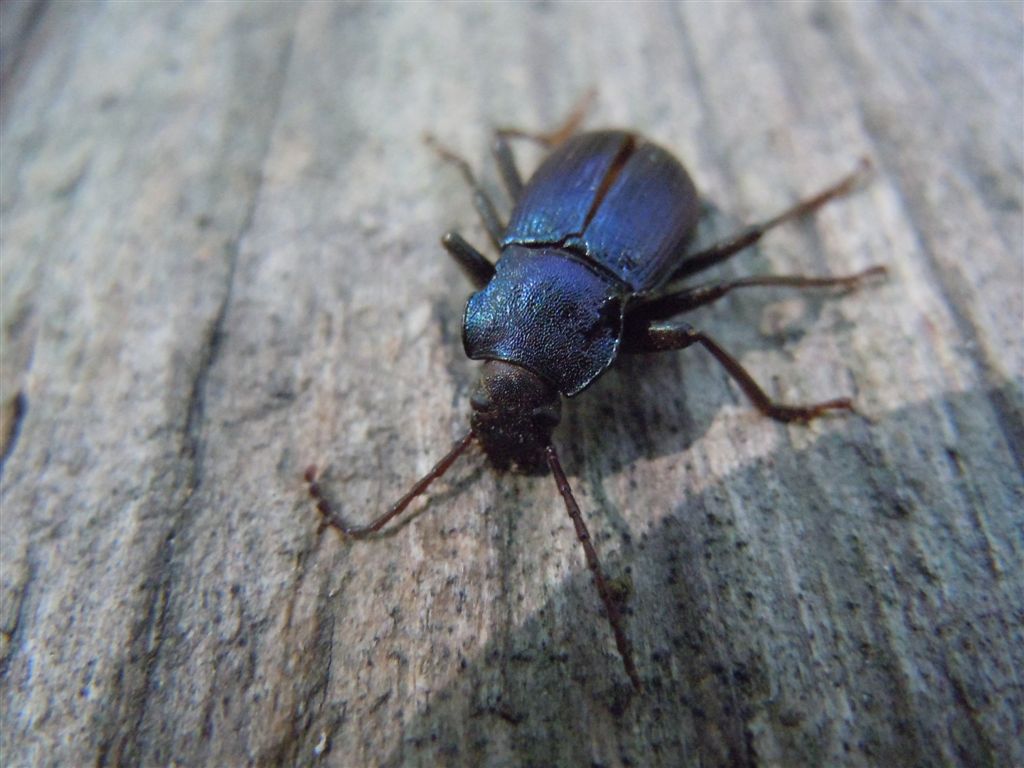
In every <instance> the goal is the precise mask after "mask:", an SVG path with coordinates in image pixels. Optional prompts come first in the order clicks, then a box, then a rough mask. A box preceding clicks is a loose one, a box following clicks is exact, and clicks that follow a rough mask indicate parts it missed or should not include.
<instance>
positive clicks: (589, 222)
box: [502, 131, 699, 293]
mask: <svg viewBox="0 0 1024 768" xmlns="http://www.w3.org/2000/svg"><path fill="white" fill-rule="evenodd" d="M698 214H699V204H698V198H697V192H696V189H695V188H694V186H693V182H692V181H691V180H690V177H689V175H688V174H687V173H686V171H685V170H684V169H683V167H682V166H681V165H680V164H679V162H678V161H677V160H676V159H675V158H674V157H672V155H671V154H669V153H668V152H666V151H665V150H663V149H662V148H661V147H658V146H657V145H655V144H652V143H650V142H648V141H646V140H644V139H642V138H640V137H639V136H636V135H635V134H631V133H627V132H624V131H597V132H592V133H584V134H580V135H579V136H575V137H573V138H571V139H569V140H568V141H566V142H565V143H564V144H562V145H561V146H559V147H558V148H557V149H556V150H555V151H554V152H552V153H551V154H550V155H549V156H548V158H547V159H546V160H545V161H544V162H543V163H542V164H541V166H540V168H538V169H537V171H536V173H535V174H534V175H533V177H532V178H531V179H530V181H529V183H528V184H527V185H526V187H525V188H524V189H523V193H522V195H521V196H520V198H519V200H518V201H517V202H516V207H515V210H514V211H513V212H512V217H511V219H510V221H509V226H508V229H507V230H506V232H505V237H504V239H503V241H502V245H503V246H508V245H513V244H520V245H531V246H535V245H548V246H552V247H558V248H565V249H568V250H572V251H573V252H575V253H578V254H580V255H581V256H584V257H586V258H588V259H591V260H593V261H594V262H596V263H597V264H600V265H601V266H602V267H604V268H606V269H608V270H609V271H610V272H611V273H612V274H614V275H615V276H617V277H618V278H619V279H621V280H622V281H623V282H624V283H626V284H627V285H628V286H629V287H630V288H631V289H632V290H633V291H634V292H636V293H643V292H646V291H650V290H653V289H654V288H656V287H658V286H659V285H660V284H661V283H662V282H663V281H664V280H665V279H666V278H667V277H668V275H669V274H671V272H672V271H673V270H674V269H675V268H676V267H677V266H678V264H679V260H680V259H681V258H682V255H683V251H684V248H685V246H686V244H687V242H688V241H689V239H690V237H691V236H692V234H693V230H694V227H695V226H696V223H697V218H698Z"/></svg>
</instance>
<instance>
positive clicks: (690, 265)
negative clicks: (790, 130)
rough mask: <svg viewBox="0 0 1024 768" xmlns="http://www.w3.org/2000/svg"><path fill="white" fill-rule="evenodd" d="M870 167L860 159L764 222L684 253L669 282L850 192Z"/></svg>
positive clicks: (698, 270)
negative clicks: (848, 170)
mask: <svg viewBox="0 0 1024 768" xmlns="http://www.w3.org/2000/svg"><path fill="white" fill-rule="evenodd" d="M870 170H871V161H870V160H868V158H866V157H864V158H861V161H860V164H859V165H858V167H857V169H856V170H854V171H853V173H850V174H848V175H847V176H844V177H843V178H842V179H840V180H839V181H837V182H836V183H835V184H833V185H832V186H830V187H828V188H826V189H823V190H822V191H821V192H819V193H818V194H816V195H812V196H811V197H808V198H806V199H804V200H801V201H799V202H798V203H797V204H796V205H794V206H792V207H791V208H788V209H787V210H785V211H783V212H782V213H780V214H778V215H777V216H773V217H772V218H770V219H767V220H766V221H762V222H760V223H758V224H753V225H751V226H749V227H746V228H745V229H742V230H740V231H739V232H737V233H736V234H735V235H733V236H732V237H728V238H726V239H725V240H722V241H721V242H718V243H715V244H714V245H712V246H710V247H708V248H705V249H704V250H703V251H698V252H697V253H694V254H687V255H686V256H685V259H684V261H683V263H682V264H680V265H679V268H678V269H676V271H675V272H674V273H672V276H671V277H670V278H669V279H668V282H670V283H671V282H673V281H675V280H681V279H682V278H684V277H688V276H689V275H692V274H695V273H697V272H702V271H703V270H705V269H707V268H709V267H713V266H714V265H715V264H719V263H721V262H723V261H725V260H726V259H728V258H729V257H730V256H732V255H734V254H735V253H737V252H739V251H742V250H743V249H744V248H749V247H750V246H751V245H753V244H754V243H756V242H757V241H758V240H760V239H761V238H762V237H763V236H764V235H765V233H766V232H768V231H769V230H772V229H774V228H775V227H777V226H779V225H780V224H784V223H786V222H787V221H792V220H793V219H797V218H800V217H801V216H807V215H808V214H811V213H814V212H815V211H816V210H818V209H819V208H821V206H823V205H825V203H827V202H829V201H830V200H834V199H835V198H837V197H842V196H843V195H845V194H848V193H850V192H852V191H853V189H854V188H855V187H856V186H857V185H858V184H859V183H860V182H861V180H862V179H864V177H865V176H866V175H867V174H868V172H869V171H870Z"/></svg>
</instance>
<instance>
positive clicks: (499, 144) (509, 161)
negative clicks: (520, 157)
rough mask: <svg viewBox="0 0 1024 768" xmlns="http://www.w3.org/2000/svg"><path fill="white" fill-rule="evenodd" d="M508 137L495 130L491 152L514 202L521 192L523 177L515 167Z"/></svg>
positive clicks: (514, 159)
mask: <svg viewBox="0 0 1024 768" xmlns="http://www.w3.org/2000/svg"><path fill="white" fill-rule="evenodd" d="M508 138H509V137H508V136H507V135H506V134H504V133H502V132H501V131H500V130H497V131H495V132H494V141H493V142H492V144H491V152H492V153H493V154H494V160H495V162H497V164H498V172H499V173H501V179H502V181H504V182H505V189H507V190H508V196H509V197H510V198H512V202H513V203H514V202H515V201H517V200H518V199H519V195H520V194H522V192H523V177H522V175H521V174H520V173H519V168H518V167H516V158H515V155H513V154H512V147H511V146H510V145H509V143H508Z"/></svg>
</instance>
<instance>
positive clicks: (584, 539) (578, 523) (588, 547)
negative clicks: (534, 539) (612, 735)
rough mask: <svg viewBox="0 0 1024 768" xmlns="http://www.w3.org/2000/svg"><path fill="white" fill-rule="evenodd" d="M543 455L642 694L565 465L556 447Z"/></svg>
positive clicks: (628, 671)
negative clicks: (566, 475)
mask: <svg viewBox="0 0 1024 768" xmlns="http://www.w3.org/2000/svg"><path fill="white" fill-rule="evenodd" d="M544 452H545V455H546V456H547V460H548V466H549V467H551V474H553V475H554V476H555V482H556V483H557V484H558V491H559V493H561V494H562V500H563V501H564V502H565V508H566V510H567V511H568V512H569V517H571V518H572V524H573V526H575V528H576V538H578V539H579V540H580V544H582V545H583V551H584V552H585V553H586V555H587V566H588V567H589V568H590V572H591V573H593V574H594V582H595V583H596V584H597V591H598V592H599V593H600V595H601V600H602V601H603V602H604V608H605V611H606V612H607V613H608V623H609V624H611V627H612V634H614V635H615V645H616V647H617V648H618V649H619V656H621V657H622V664H623V666H624V667H625V668H626V674H627V675H629V679H630V680H631V681H632V682H633V687H634V688H635V689H636V690H637V691H640V690H642V689H643V686H642V685H641V684H640V676H639V675H638V674H637V671H636V665H635V664H633V649H632V648H631V647H630V644H629V638H627V637H626V632H625V630H623V628H622V614H621V613H619V606H618V604H617V603H616V602H615V598H613V597H612V594H611V591H610V590H609V589H608V582H607V581H606V580H605V578H604V572H603V571H602V570H601V561H600V560H598V558H597V550H596V549H594V543H593V542H592V541H591V540H590V531H588V530H587V526H586V523H584V522H583V515H582V513H581V512H580V506H579V504H577V503H576V498H575V497H574V496H573V495H572V488H570V487H569V481H568V480H567V479H566V477H565V472H563V471H562V463H561V462H560V461H559V460H558V453H557V452H556V451H555V446H554V445H553V444H549V445H548V446H547V448H545V449H544Z"/></svg>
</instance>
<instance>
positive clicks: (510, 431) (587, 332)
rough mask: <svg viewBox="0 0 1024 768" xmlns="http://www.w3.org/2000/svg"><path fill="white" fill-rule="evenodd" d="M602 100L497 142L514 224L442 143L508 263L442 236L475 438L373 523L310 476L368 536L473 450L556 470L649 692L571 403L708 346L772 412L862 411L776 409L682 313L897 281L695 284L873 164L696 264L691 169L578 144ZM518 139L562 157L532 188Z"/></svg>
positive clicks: (344, 527) (320, 498)
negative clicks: (691, 248)
mask: <svg viewBox="0 0 1024 768" xmlns="http://www.w3.org/2000/svg"><path fill="white" fill-rule="evenodd" d="M592 95H593V94H592V93H591V94H588V96H587V97H585V98H584V100H583V101H582V102H581V103H580V104H579V105H578V106H577V107H576V109H574V110H573V112H572V113H571V114H570V115H569V117H568V119H567V120H566V121H565V122H564V123H563V125H562V126H561V127H560V128H559V129H557V130H555V131H552V132H550V133H529V132H526V131H520V130H513V129H499V130H497V131H495V132H494V142H493V147H492V148H493V153H494V156H495V159H496V161H497V164H498V169H499V172H500V175H501V177H502V179H503V181H504V184H505V186H506V188H507V190H508V193H509V196H510V197H511V198H512V200H513V201H514V207H513V210H512V214H511V217H510V218H509V222H508V224H507V225H505V224H502V222H501V220H500V217H499V215H498V213H497V209H496V208H495V206H494V204H493V203H492V202H491V199H490V197H489V196H488V194H487V193H486V192H485V191H484V189H483V188H482V187H481V186H480V185H479V183H478V182H477V180H476V178H475V177H474V175H473V173H472V170H471V169H470V166H469V164H468V163H467V162H466V161H465V160H463V159H462V158H461V157H459V156H458V155H456V154H455V153H453V152H451V151H450V150H448V149H446V148H444V147H443V146H441V145H440V144H438V143H437V142H436V141H435V140H433V139H432V138H431V137H427V142H428V144H430V145H432V146H433V147H434V149H435V150H436V151H437V152H438V153H439V154H440V155H441V156H442V157H443V158H444V159H445V160H446V161H448V162H451V163H453V164H455V165H456V166H457V167H458V168H459V170H460V171H461V173H462V175H463V176H464V177H465V179H466V182H467V183H468V184H469V186H470V189H471V190H472V192H473V202H474V206H475V208H476V210H477V212H478V214H479V215H480V218H481V219H482V221H483V224H484V227H485V229H486V230H487V234H488V235H489V237H490V240H491V242H492V244H493V245H494V246H495V248H496V249H498V250H499V251H500V254H501V255H500V257H499V259H498V261H497V263H493V262H491V261H490V260H489V259H488V258H487V257H486V256H484V255H483V254H482V253H481V252H480V251H478V250H477V249H476V248H474V247H473V246H472V245H470V244H469V243H468V242H467V241H466V240H464V239H463V238H462V237H461V236H460V235H459V234H458V233H456V232H449V233H447V234H445V235H444V237H443V238H442V239H441V242H442V244H443V246H444V247H445V249H446V250H447V251H448V253H449V254H450V255H451V256H452V258H454V259H455V261H456V263H457V264H458V265H459V267H460V268H461V269H462V271H463V272H464V273H465V274H466V276H467V277H468V278H469V280H470V282H472V283H473V285H474V286H475V287H476V288H477V292H476V293H474V294H473V295H472V296H471V297H470V298H469V301H468V303H467V305H466V311H465V315H464V318H463V329H462V342H463V347H464V349H465V352H466V354H467V355H468V356H469V357H470V358H471V359H473V360H482V361H483V367H482V369H481V372H480V379H479V381H478V382H477V384H476V387H475V389H474V390H473V393H472V396H471V398H470V407H471V414H470V429H469V431H468V432H467V433H466V434H465V435H464V436H463V437H462V438H461V439H460V440H459V441H458V442H457V443H456V444H455V446H454V447H453V448H452V449H451V451H449V453H448V454H447V455H446V456H444V458H442V459H441V460H440V461H439V462H438V463H437V464H436V465H435V466H434V467H433V469H431V470H430V471H429V472H428V473H427V474H426V475H424V476H423V477H422V478H421V479H420V480H419V481H418V482H416V484H415V485H413V487H412V488H411V489H410V490H409V491H408V493H406V494H405V495H404V496H403V497H402V498H401V499H399V500H398V502H396V503H395V505H394V506H392V507H391V508H390V509H389V510H388V511H387V512H385V513H384V514H383V515H381V516H380V517H378V518H377V519H375V520H374V521H373V522H371V523H370V524H369V525H366V526H358V527H356V526H350V525H348V524H347V523H345V522H344V521H343V520H342V519H341V517H340V516H339V515H338V514H337V513H336V512H335V511H334V510H333V509H332V507H331V505H330V503H329V502H328V501H327V499H326V498H325V496H324V494H323V492H322V490H321V488H320V486H319V484H318V483H317V479H316V477H317V469H316V467H315V466H310V467H309V468H308V469H307V470H306V474H305V479H306V482H307V484H308V488H309V493H310V495H311V496H312V498H313V499H314V500H315V502H316V505H317V509H318V510H319V512H320V513H321V515H322V516H323V524H324V525H327V526H331V527H334V528H336V529H338V530H339V531H340V532H341V534H342V535H343V536H346V537H352V538H362V537H365V536H366V535H368V534H371V533H374V532H377V531H380V530H381V529H382V528H383V527H384V526H385V525H387V523H388V522H389V521H391V520H392V519H394V518H395V517H397V516H398V515H399V514H401V512H402V511H403V510H405V508H406V507H407V506H408V505H409V503H410V502H411V501H412V500H413V499H415V498H416V497H417V496H419V495H420V494H422V493H423V492H424V491H426V489H427V487H428V486H429V485H430V484H431V483H432V482H433V481H434V480H436V479H437V478H439V477H441V476H442V475H443V474H444V473H445V472H446V471H447V470H448V468H449V467H450V466H451V465H452V463H453V462H454V461H455V459H456V458H458V456H459V455H460V454H462V452H463V451H465V450H466V448H467V447H469V445H470V444H471V443H473V442H474V441H475V442H477V443H479V445H480V447H481V448H482V449H483V451H484V453H485V454H486V456H487V458H488V460H489V461H490V462H491V464H492V465H494V466H495V467H496V468H497V469H499V470H503V469H510V468H511V469H521V470H538V469H539V470H542V471H543V469H544V468H545V467H546V468H547V469H549V470H550V471H551V473H552V475H553V476H554V479H555V482H556V483H557V485H558V490H559V492H560V494H561V496H562V498H563V500H564V502H565V506H566V509H567V511H568V513H569V516H570V517H571V519H572V522H573V526H574V528H575V530H576V535H577V537H578V538H579V541H580V543H581V544H582V545H583V550H584V553H585V556H586V560H587V566H588V567H589V568H590V571H591V572H592V574H593V578H594V581H595V583H596V585H597V590H598V592H599V594H600V597H601V600H602V602H603V603H604V607H605V610H606V612H607V617H608V621H609V624H610V625H611V629H612V633H613V635H614V637H615V644H616V646H617V648H618V651H619V655H620V656H621V657H622V662H623V666H624V667H625V671H626V674H627V675H628V676H629V679H630V681H631V682H632V684H633V686H634V688H636V689H637V690H640V689H641V687H642V685H641V681H640V676H639V673H638V672H637V669H636V665H635V663H634V661H633V654H632V650H631V647H630V643H629V640H628V638H627V636H626V633H625V630H624V628H623V621H622V616H621V613H620V611H619V608H618V604H617V602H616V599H615V597H614V596H613V595H612V590H611V588H610V587H609V585H608V582H607V581H606V579H605V577H604V573H603V572H602V569H601V565H600V561H599V559H598V556H597V551H596V549H595V548H594V544H593V542H592V541H591V538H590V534H589V533H588V531H587V527H586V524H585V523H584V521H583V517H582V514H581V513H580V508H579V505H578V504H577V503H576V500H575V498H574V497H573V493H572V490H571V488H570V487H569V482H568V480H567V479H566V477H565V473H564V472H563V470H562V466H561V463H560V461H559V458H558V452H557V451H556V450H555V445H554V442H553V441H552V432H553V431H554V429H555V427H556V426H557V425H558V423H559V421H560V418H561V407H562V397H569V398H571V397H574V396H576V395H578V394H579V393H580V392H582V391H583V390H584V389H586V388H587V387H588V386H589V385H590V384H592V383H593V382H594V381H595V380H596V379H597V378H598V377H599V376H600V375H601V374H602V373H603V372H604V371H605V370H606V369H607V368H608V367H609V366H610V365H611V364H612V362H613V361H614V360H615V358H616V357H617V356H618V355H619V354H624V353H626V354H628V353H640V352H660V351H668V350H676V349H683V348H685V347H689V346H691V345H693V344H699V345H700V346H702V347H704V349H706V350H707V351H708V352H710V353H711V355H712V356H713V357H714V358H715V359H716V360H717V361H718V362H719V363H721V364H722V366H724V368H725V370H726V371H727V372H728V374H729V375H730V376H731V377H732V378H733V379H734V380H735V381H736V383H737V384H738V385H739V387H740V389H742V390H743V392H744V393H745V394H746V395H747V397H748V398H750V400H751V401H752V402H753V404H754V406H755V407H756V408H757V409H758V410H760V411H761V412H762V413H764V414H765V415H766V416H769V417H771V418H773V419H776V420H778V421H783V422H794V421H801V422H806V421H810V420H811V419H814V418H816V417H818V416H820V415H822V414H824V413H827V412H830V411H849V412H854V407H853V403H852V401H851V400H850V399H849V398H845V397H840V398H835V399H831V400H825V401H823V402H818V403H809V404H801V405H791V404H783V403H778V402H775V401H774V400H772V399H771V398H770V397H769V396H768V395H767V394H766V393H765V391H764V390H763V389H762V388H761V386H760V385H758V383H757V382H756V381H755V380H754V378H753V377H752V376H751V375H750V374H749V373H748V372H747V371H746V370H745V369H744V368H743V366H742V365H740V363H739V362H738V361H737V360H736V359H735V358H734V357H732V356H731V355H730V354H729V353H728V352H726V351H725V350H724V349H723V348H722V347H721V346H719V344H718V343H717V342H715V341H714V339H713V338H711V337H710V336H708V335H707V334H705V333H703V332H701V331H699V330H697V329H695V328H693V327H691V326H690V325H688V324H687V323H685V322H683V321H682V320H679V319H676V318H677V316H678V315H680V314H682V313H684V312H687V311H689V310H691V309H694V308H696V307H699V306H703V305H705V304H710V303H711V302H714V301H716V300H717V299H719V298H721V297H722V296H724V295H725V294H727V293H729V292H730V291H732V290H735V289H738V288H747V287H752V286H788V287H796V288H811V287H813V288H827V287H839V288H853V287H855V286H857V285H858V284H860V283H861V282H862V281H863V280H864V279H865V278H868V277H870V276H873V275H880V274H883V273H884V272H885V268H884V267H882V266H874V267H871V268H870V269H866V270H864V271H862V272H858V273H856V274H853V275H847V276H842V277H805V276H801V275H785V276H763V277H750V278H744V279H739V280H731V281H726V282H719V283H709V284H703V285H697V286H686V285H685V281H686V279H687V278H690V277H692V276H693V275H694V274H696V273H697V272H700V271H703V270H705V269H707V268H709V267H712V266H714V265H716V264H719V263H721V262H722V261H724V260H725V259H727V258H729V257H730V256H732V255H733V254H735V253H737V252H738V251H741V250H743V249H745V248H747V247H749V246H751V245H753V244H754V243H756V242H757V241H758V240H760V238H761V237H762V236H763V235H764V234H765V233H766V232H767V231H769V230H771V229H773V228H774V227H776V226H778V225H780V224H782V223H784V222H787V221H790V220H792V219H795V218H798V217H801V216H805V215H807V214H810V213H812V212H814V211H816V210H817V209H818V208H820V207H821V206H822V205H824V204H825V203H827V202H828V201H830V200H832V199H834V198H836V197H839V196H841V195H844V194H846V193H847V192H849V191H850V190H851V189H853V188H854V187H855V186H856V184H857V182H858V180H859V179H860V178H861V177H862V176H863V174H864V172H865V171H866V170H867V168H868V163H867V161H866V160H863V161H862V162H861V167H860V168H858V169H857V170H856V171H854V172H853V173H851V174H849V175H848V176H846V177H844V178H842V179H841V180H839V181H838V182H837V183H835V184H833V185H832V186H830V187H828V188H826V189H824V190H822V191H821V192H819V193H818V194H816V195H813V196H811V197H808V198H806V199H804V200H801V201H800V202H798V203H796V204H795V205H793V206H792V207H790V208H788V209H787V210H785V211H783V212H782V213H780V214H778V215H777V216H774V217H772V218H770V219H766V220H765V221H763V222H761V223H759V224H754V225H752V226H749V227H746V228H744V229H742V230H741V231H740V232H738V233H737V234H736V235H734V236H732V237H730V238H727V239H725V240H723V241H721V242H719V243H716V244H714V245H712V246H710V247H709V248H706V249H704V250H701V251H699V252H695V253H692V254H688V253H687V250H686V249H687V246H688V244H689V243H690V240H691V239H692V236H693V233H694V230H695V228H696V224H697V219H698V216H699V211H700V205H699V199H698V196H697V191H696V188H695V187H694V184H693V182H692V181H691V180H690V177H689V175H688V174H687V172H686V170H685V169H684V168H683V166H682V165H681V164H680V163H679V162H678V161H677V160H676V159H675V158H674V157H673V156H672V155H671V154H669V153H668V152H667V151H666V150H664V149H662V148H661V147H659V146H657V145H656V144H653V143H651V142H650V141H648V140H646V139H644V138H642V137H641V136H639V135H638V134H636V133H633V132H629V131H622V130H602V131H593V132H586V133H577V132H576V131H577V128H578V127H579V124H580V123H581V121H582V118H583V115H584V113H585V111H586V109H587V106H588V102H589V100H590V98H591V97H592ZM511 138H525V139H530V140H533V141H536V142H538V143H540V144H541V145H543V146H546V147H548V148H549V149H550V150H551V152H550V154H549V155H548V156H547V158H546V159H545V160H544V161H543V162H542V164H541V165H540V167H539V168H538V169H537V171H536V172H535V173H534V174H533V176H532V177H531V178H530V180H529V181H528V182H527V183H525V184H524V183H523V181H522V177H521V176H520V174H519V170H518V168H517V166H516V163H515V159H514V157H513V155H512V151H511V147H510V142H509V139H511Z"/></svg>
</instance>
